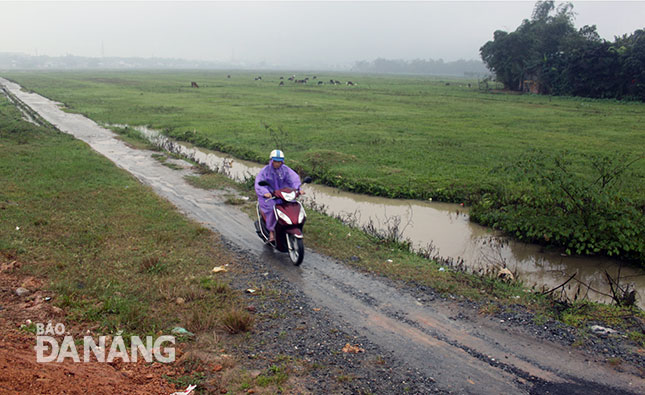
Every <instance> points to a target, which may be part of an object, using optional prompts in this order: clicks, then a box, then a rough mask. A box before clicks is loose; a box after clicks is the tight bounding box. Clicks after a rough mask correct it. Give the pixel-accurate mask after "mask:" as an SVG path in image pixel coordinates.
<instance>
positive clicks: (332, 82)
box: [190, 74, 358, 88]
mask: <svg viewBox="0 0 645 395" xmlns="http://www.w3.org/2000/svg"><path fill="white" fill-rule="evenodd" d="M226 78H228V79H230V78H231V75H230V74H228V75H227V76H226ZM253 80H254V81H262V76H261V75H258V76H257V77H254V78H253ZM311 80H312V81H313V80H317V81H316V85H325V84H327V85H343V83H342V82H340V81H338V80H334V79H330V80H329V81H328V82H325V81H322V80H318V76H315V75H314V76H313V77H312V78H311ZM287 81H291V82H293V83H294V84H307V83H308V81H309V77H305V78H303V79H297V78H296V76H295V75H292V76H291V77H289V78H287ZM345 85H347V86H356V85H358V84H357V83H356V82H352V81H347V82H345ZM190 86H191V88H199V85H197V83H196V82H194V81H191V82H190ZM278 86H284V77H280V83H279V84H278Z"/></svg>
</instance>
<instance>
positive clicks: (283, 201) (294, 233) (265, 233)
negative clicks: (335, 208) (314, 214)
mask: <svg viewBox="0 0 645 395" xmlns="http://www.w3.org/2000/svg"><path fill="white" fill-rule="evenodd" d="M310 182H311V177H305V179H304V180H303V184H306V183H310ZM258 184H259V185H261V186H264V187H266V186H269V183H268V182H266V181H264V180H262V181H260V182H258ZM271 195H272V196H271V199H279V200H280V202H278V203H277V204H276V205H275V206H273V211H274V214H275V217H276V220H277V223H276V225H275V230H274V232H275V242H272V243H269V230H268V229H267V227H266V219H265V218H264V213H262V210H260V203H259V202H258V203H257V204H256V208H255V210H256V213H257V220H256V221H255V223H254V225H255V231H256V233H257V234H258V236H259V237H260V239H262V241H264V243H265V244H267V245H270V246H272V247H273V248H275V249H276V250H278V251H280V252H288V253H289V258H290V259H291V262H293V264H294V265H296V266H299V265H300V264H301V263H302V260H303V259H304V257H305V244H304V241H303V234H302V228H303V226H304V225H305V221H306V220H307V214H306V213H305V209H304V207H303V206H302V203H300V202H299V201H298V200H296V199H297V198H298V197H299V196H300V191H299V190H298V189H293V188H289V187H287V188H282V189H278V190H275V191H272V192H271Z"/></svg>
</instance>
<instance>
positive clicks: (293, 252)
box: [287, 233, 305, 266]
mask: <svg viewBox="0 0 645 395" xmlns="http://www.w3.org/2000/svg"><path fill="white" fill-rule="evenodd" d="M287 237H288V238H289V240H288V243H289V258H290V259H291V262H293V264H294V265H296V266H300V264H301V263H302V260H303V259H304V257H305V243H304V242H303V241H302V239H301V238H299V237H296V236H295V235H292V234H290V233H289V234H287Z"/></svg>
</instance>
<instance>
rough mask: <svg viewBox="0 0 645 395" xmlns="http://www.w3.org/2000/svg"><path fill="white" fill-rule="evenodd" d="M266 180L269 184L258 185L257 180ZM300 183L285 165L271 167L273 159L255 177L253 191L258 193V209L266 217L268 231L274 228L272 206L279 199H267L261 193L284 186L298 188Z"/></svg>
mask: <svg viewBox="0 0 645 395" xmlns="http://www.w3.org/2000/svg"><path fill="white" fill-rule="evenodd" d="M262 180H264V181H266V182H268V183H269V185H270V186H266V187H263V186H260V185H258V182H260V181H262ZM300 185H302V183H301V182H300V177H299V176H298V173H296V172H295V171H293V170H291V168H289V167H288V166H287V165H285V164H283V165H282V166H280V167H279V168H278V169H275V168H274V167H273V159H271V160H270V161H269V164H268V165H266V166H264V168H263V169H262V170H260V172H259V173H258V175H257V176H256V177H255V193H256V194H257V195H258V202H260V210H262V212H263V213H264V215H265V217H266V223H267V229H269V230H270V231H274V230H275V224H276V222H277V221H276V218H275V213H274V212H273V206H275V205H276V203H279V202H280V200H275V199H272V200H269V199H267V198H265V197H264V196H263V195H264V194H265V193H267V192H269V193H270V192H272V191H275V190H277V189H282V188H285V187H291V188H294V189H299V188H300Z"/></svg>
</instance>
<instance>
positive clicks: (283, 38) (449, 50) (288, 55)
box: [0, 1, 645, 67]
mask: <svg viewBox="0 0 645 395" xmlns="http://www.w3.org/2000/svg"><path fill="white" fill-rule="evenodd" d="M557 4H560V2H556V5H557ZM573 4H574V12H576V14H577V15H576V19H575V25H576V27H577V28H579V27H582V26H584V25H592V24H595V25H596V26H597V28H598V32H599V34H600V35H601V37H603V38H605V39H608V40H613V38H614V36H618V35H622V34H630V33H632V32H633V31H634V30H636V29H642V28H645V25H639V24H641V23H643V16H645V1H633V2H624V1H574V2H573ZM534 5H535V2H534V1H491V2H488V1H459V2H439V1H431V2H342V1H338V2H309V1H305V2H235V3H232V2H153V1H145V2H127V3H124V2H0V13H1V14H2V15H3V16H4V17H5V18H3V21H2V24H0V52H13V53H25V54H29V55H47V56H54V57H55V56H65V55H68V54H69V55H75V56H82V57H139V58H150V57H156V58H178V59H187V60H196V61H210V62H221V63H231V64H244V63H250V64H262V63H264V64H266V65H268V66H282V67H338V66H350V65H352V64H353V63H354V62H356V61H360V60H373V59H376V58H386V59H406V60H411V59H443V60H444V61H446V62H450V61H455V60H460V59H463V60H480V57H479V48H480V47H481V46H482V45H483V44H484V43H485V42H486V41H488V40H491V39H492V37H493V32H494V31H495V30H500V29H501V30H506V31H513V30H515V29H516V28H517V26H519V24H520V23H521V22H522V20H523V19H527V18H530V16H531V12H532V10H533V7H534Z"/></svg>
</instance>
